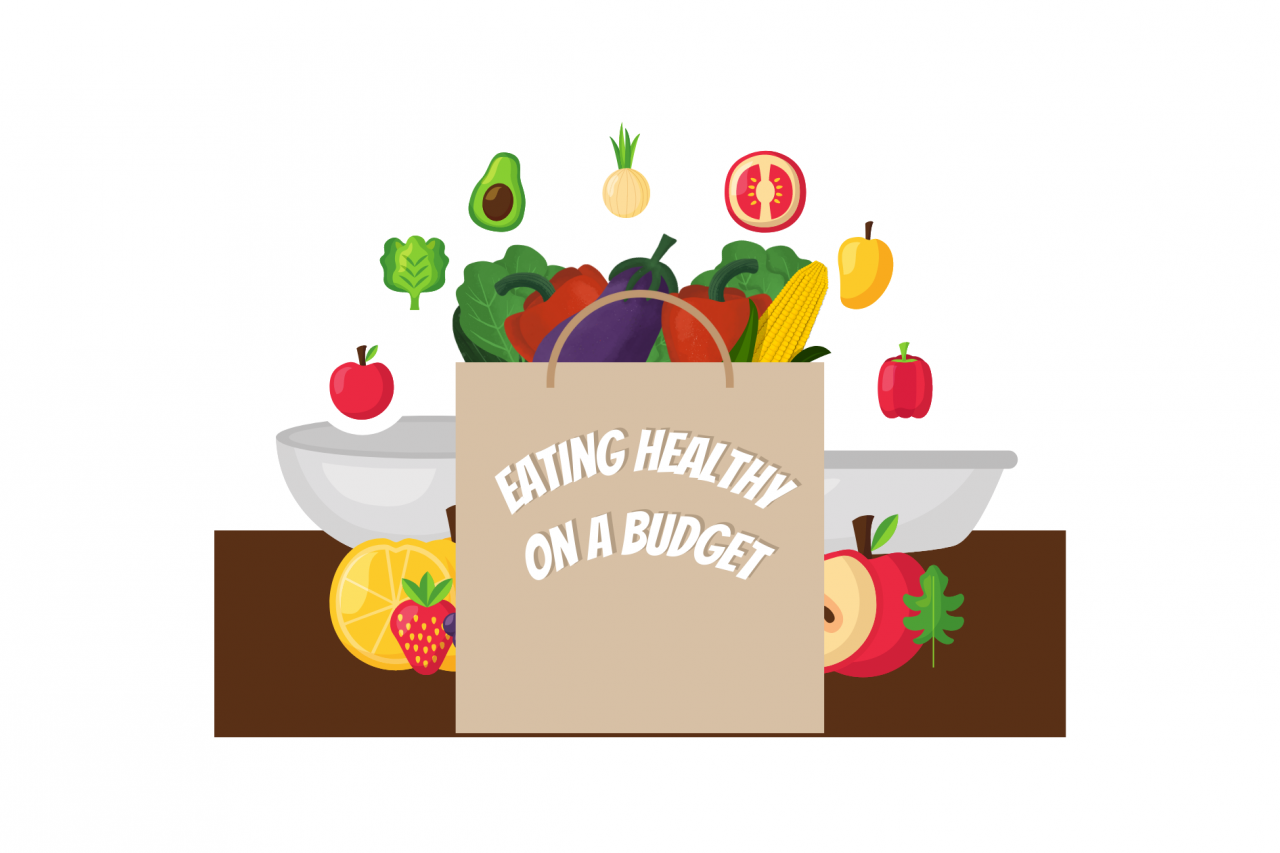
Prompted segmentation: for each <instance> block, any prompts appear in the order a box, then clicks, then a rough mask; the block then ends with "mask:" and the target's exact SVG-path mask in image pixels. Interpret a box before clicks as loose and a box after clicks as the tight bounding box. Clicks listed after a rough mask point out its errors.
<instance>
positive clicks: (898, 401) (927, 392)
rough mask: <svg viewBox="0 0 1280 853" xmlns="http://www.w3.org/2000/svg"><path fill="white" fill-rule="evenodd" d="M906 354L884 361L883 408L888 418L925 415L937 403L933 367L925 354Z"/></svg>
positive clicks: (904, 351)
mask: <svg viewBox="0 0 1280 853" xmlns="http://www.w3.org/2000/svg"><path fill="white" fill-rule="evenodd" d="M908 345H909V344H898V349H899V350H900V351H901V352H902V355H900V356H898V357H897V358H890V359H886V360H885V363H884V364H882V365H880V411H882V412H884V416H885V417H886V418H923V417H924V416H925V415H927V414H929V406H930V404H932V403H933V371H931V370H929V365H928V364H926V363H925V360H924V359H923V358H914V357H911V356H908V355H907V346H908Z"/></svg>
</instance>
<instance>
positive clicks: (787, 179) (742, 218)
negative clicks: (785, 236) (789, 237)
mask: <svg viewBox="0 0 1280 853" xmlns="http://www.w3.org/2000/svg"><path fill="white" fill-rule="evenodd" d="M804 197H805V186H804V172H801V171H800V167H799V166H797V165H796V161H795V160H792V159H791V158H790V157H787V156H785V155H783V154H779V153H778V152H776V151H757V152H755V153H754V154H748V155H747V156H746V157H743V158H741V159H740V160H738V162H736V163H734V164H733V167H732V168H731V169H729V174H728V176H726V177H725V179H724V206H725V207H726V208H728V210H729V215H730V216H732V217H733V221H734V222H736V223H738V224H739V225H741V226H742V227H743V228H746V229H749V230H751V231H781V230H782V229H783V228H786V227H787V226H788V225H790V224H791V223H793V222H795V221H796V220H797V219H799V218H800V214H801V213H802V212H803V211H804Z"/></svg>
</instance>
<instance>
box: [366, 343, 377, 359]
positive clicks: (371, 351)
mask: <svg viewBox="0 0 1280 853" xmlns="http://www.w3.org/2000/svg"><path fill="white" fill-rule="evenodd" d="M377 354H378V345H377V344H374V345H373V346H371V347H369V351H368V352H367V353H365V354H364V360H365V362H366V363H368V362H370V361H373V357H374V356H375V355H377Z"/></svg>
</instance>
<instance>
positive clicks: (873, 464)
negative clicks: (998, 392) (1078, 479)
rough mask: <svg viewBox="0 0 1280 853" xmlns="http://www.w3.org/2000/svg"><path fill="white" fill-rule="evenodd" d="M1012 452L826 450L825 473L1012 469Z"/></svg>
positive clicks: (824, 454)
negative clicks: (893, 470)
mask: <svg viewBox="0 0 1280 853" xmlns="http://www.w3.org/2000/svg"><path fill="white" fill-rule="evenodd" d="M1017 464H1018V454H1016V453H1014V452H1013V451H1012V450H824V451H823V452H822V467H823V469H824V470H827V471H832V470H848V469H858V468H902V469H908V468H910V469H934V470H937V469H965V470H979V469H992V468H1000V469H1005V468H1012V467H1014V466H1015V465H1017Z"/></svg>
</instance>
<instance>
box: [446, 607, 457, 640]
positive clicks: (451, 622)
mask: <svg viewBox="0 0 1280 853" xmlns="http://www.w3.org/2000/svg"><path fill="white" fill-rule="evenodd" d="M455 616H457V614H456V613H450V614H449V615H448V616H446V617H444V632H445V633H446V634H448V635H449V636H450V637H452V638H453V644H454V645H455V646H456V645H458V620H457V619H456V618H454V617H455Z"/></svg>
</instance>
